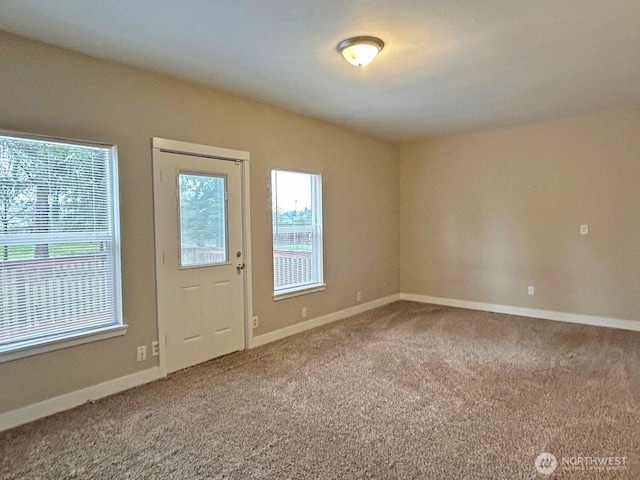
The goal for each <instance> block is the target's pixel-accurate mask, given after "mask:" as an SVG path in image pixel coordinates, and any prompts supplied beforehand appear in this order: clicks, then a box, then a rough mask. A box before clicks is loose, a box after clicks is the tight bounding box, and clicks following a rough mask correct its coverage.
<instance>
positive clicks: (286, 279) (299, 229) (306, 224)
mask: <svg viewBox="0 0 640 480" xmlns="http://www.w3.org/2000/svg"><path fill="white" fill-rule="evenodd" d="M271 193H272V219H273V283H274V294H275V295H278V294H281V295H284V294H288V293H291V292H295V291H300V290H307V289H311V288H314V287H317V286H319V285H322V284H323V274H322V184H321V177H320V175H315V174H310V173H301V172H291V171H286V170H273V171H272V172H271Z"/></svg>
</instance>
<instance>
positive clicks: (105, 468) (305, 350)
mask: <svg viewBox="0 0 640 480" xmlns="http://www.w3.org/2000/svg"><path fill="white" fill-rule="evenodd" d="M542 452H549V453H551V454H553V455H554V456H555V459H556V460H557V462H558V465H557V467H556V469H555V472H554V473H552V474H551V475H550V476H546V475H544V474H542V473H539V471H538V470H537V469H536V467H535V465H534V462H535V460H536V458H537V457H538V456H539V454H541V453H542ZM602 457H616V458H617V460H616V459H613V460H606V462H607V463H606V464H603V460H602ZM0 460H1V462H0V478H2V479H6V480H10V479H11V480H13V479H56V480H57V479H71V478H77V479H83V480H84V479H110V480H111V479H204V478H206V479H227V478H228V479H259V478H264V479H289V478H291V479H301V478H314V479H316V478H322V479H330V478H348V479H352V478H354V479H357V478H407V479H409V478H425V479H536V478H540V479H541V478H575V479H582V478H597V479H618V478H625V479H626V478H629V479H639V478H640V333H637V332H629V331H623V330H613V329H605V328H596V327H589V326H584V325H572V324H565V323H559V322H552V321H544V320H538V319H530V318H522V317H516V316H509V315H499V314H492V313H486V312H477V311H471V310H464V309H456V308H447V307H440V306H435V305H425V304H418V303H412V302H397V303H394V304H391V305H387V306H385V307H382V308H379V309H376V310H372V311H369V312H366V313H363V314H361V315H357V316H355V317H351V318H349V319H346V320H343V321H340V322H337V323H334V324H331V325H327V326H324V327H321V328H318V329H315V330H312V331H308V332H305V333H302V334H300V335H296V336H294V337H289V338H287V339H284V340H281V341H279V342H275V343H272V344H269V345H265V346H263V347H260V348H257V349H254V350H250V351H243V352H238V353H235V354H232V355H229V356H226V357H223V358H219V359H216V360H213V361H211V362H207V363H205V364H202V365H199V366H197V367H193V368H190V369H187V370H184V371H182V372H178V373H175V374H173V375H171V376H169V377H168V378H167V379H166V380H161V381H157V382H154V383H151V384H148V385H144V386H142V387H139V388H135V389H132V390H129V391H126V392H123V393H121V394H118V395H114V396H112V397H109V398H106V399H103V400H100V401H97V402H95V403H93V404H86V405H83V406H81V407H78V408H76V409H73V410H70V411H67V412H63V413H60V414H57V415H54V416H51V417H48V418H45V419H42V420H39V421H36V422H33V423H30V424H28V425H24V426H22V427H19V428H15V429H13V430H9V431H7V432H4V433H0ZM545 460H546V463H545V462H543V463H542V464H541V468H552V467H553V465H552V463H553V462H552V460H550V459H549V457H548V456H547V458H546V459H545ZM550 462H551V463H550ZM547 472H548V470H547Z"/></svg>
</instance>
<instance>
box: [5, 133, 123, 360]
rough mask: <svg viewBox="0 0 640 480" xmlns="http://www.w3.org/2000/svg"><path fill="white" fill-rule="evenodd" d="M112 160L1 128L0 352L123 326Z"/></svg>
mask: <svg viewBox="0 0 640 480" xmlns="http://www.w3.org/2000/svg"><path fill="white" fill-rule="evenodd" d="M116 162H117V160H116V149H115V147H113V146H107V145H100V144H89V143H78V142H71V141H66V140H58V139H50V138H43V137H35V136H34V137H31V136H24V135H14V134H3V133H1V132H0V354H9V353H15V352H16V351H25V350H30V349H33V348H34V347H37V348H39V350H37V351H31V352H30V353H27V354H31V353H38V352H39V351H46V350H50V349H53V348H58V347H62V346H68V345H70V344H72V343H69V340H71V339H74V340H75V341H74V343H83V342H84V341H89V340H94V339H97V338H98V337H99V338H106V337H108V336H113V335H116V334H122V333H124V329H125V327H124V326H122V313H121V301H120V297H121V294H120V253H119V249H120V247H119V224H118V207H117V201H118V195H117V184H116V182H117V163H116ZM79 338H84V339H85V340H78V339H79ZM54 344H55V346H52V345H54ZM43 345H49V346H50V347H49V348H44V349H43V348H42V346H43ZM9 356H10V355H9ZM18 356H24V355H23V354H20V355H18ZM0 359H2V360H6V359H7V355H2V356H0ZM9 359H10V358H9Z"/></svg>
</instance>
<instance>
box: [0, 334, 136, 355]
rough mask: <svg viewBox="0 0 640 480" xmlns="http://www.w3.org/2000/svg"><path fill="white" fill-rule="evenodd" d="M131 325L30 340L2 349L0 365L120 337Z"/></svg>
mask: <svg viewBox="0 0 640 480" xmlns="http://www.w3.org/2000/svg"><path fill="white" fill-rule="evenodd" d="M128 328H129V325H111V326H108V327H102V328H97V329H95V330H89V331H85V332H81V333H78V332H76V333H73V332H71V333H65V334H62V335H59V336H56V337H52V338H48V339H47V340H44V341H42V340H41V341H38V340H29V341H24V342H20V343H18V344H14V345H10V346H6V347H0V363H3V362H10V361H11V360H17V359H18V358H24V357H30V356H32V355H38V354H40V353H45V352H52V351H54V350H60V349H63V348H68V347H74V346H76V345H82V344H83V343H90V342H97V341H98V340H105V339H107V338H112V337H119V336H121V335H124V334H125V333H127V329H128Z"/></svg>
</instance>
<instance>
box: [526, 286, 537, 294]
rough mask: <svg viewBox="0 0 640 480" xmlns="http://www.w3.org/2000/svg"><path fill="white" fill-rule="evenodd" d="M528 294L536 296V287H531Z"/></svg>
mask: <svg viewBox="0 0 640 480" xmlns="http://www.w3.org/2000/svg"><path fill="white" fill-rule="evenodd" d="M527 293H528V294H529V295H535V294H536V289H535V287H529V288H528V289H527Z"/></svg>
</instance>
